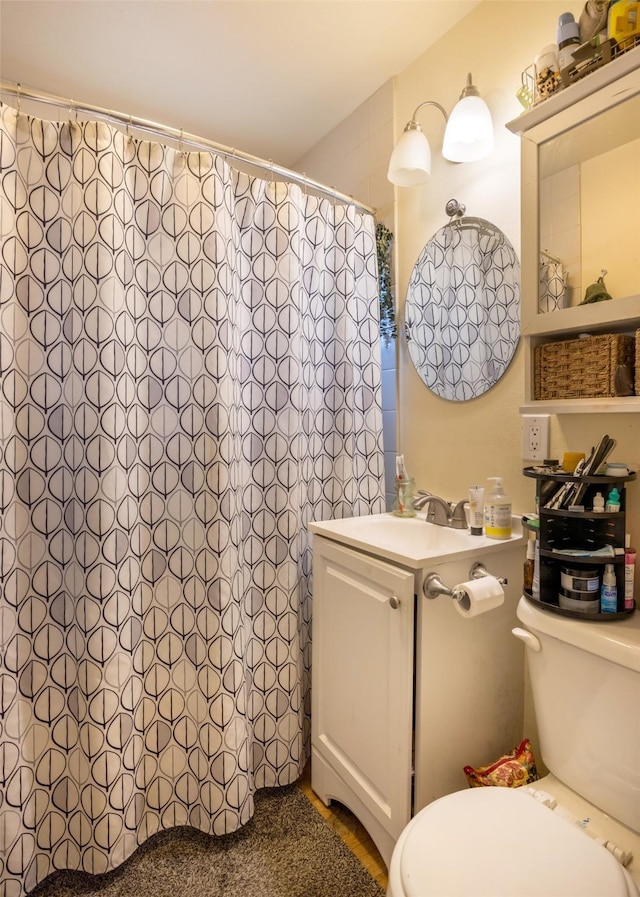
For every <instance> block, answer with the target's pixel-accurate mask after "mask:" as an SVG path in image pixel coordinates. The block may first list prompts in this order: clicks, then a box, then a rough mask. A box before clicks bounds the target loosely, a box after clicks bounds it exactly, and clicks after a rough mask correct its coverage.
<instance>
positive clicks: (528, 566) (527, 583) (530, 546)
mask: <svg viewBox="0 0 640 897" xmlns="http://www.w3.org/2000/svg"><path fill="white" fill-rule="evenodd" d="M535 558H536V540H535V539H529V541H528V542H527V558H526V560H525V562H524V582H523V586H524V590H525V592H529V593H532V592H533V571H534V567H535Z"/></svg>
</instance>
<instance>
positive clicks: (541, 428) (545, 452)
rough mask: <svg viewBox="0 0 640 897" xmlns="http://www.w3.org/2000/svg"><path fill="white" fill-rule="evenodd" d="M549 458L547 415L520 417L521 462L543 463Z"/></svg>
mask: <svg viewBox="0 0 640 897" xmlns="http://www.w3.org/2000/svg"><path fill="white" fill-rule="evenodd" d="M548 457H549V415H548V414H523V415H522V460H523V461H544V459H545V458H548Z"/></svg>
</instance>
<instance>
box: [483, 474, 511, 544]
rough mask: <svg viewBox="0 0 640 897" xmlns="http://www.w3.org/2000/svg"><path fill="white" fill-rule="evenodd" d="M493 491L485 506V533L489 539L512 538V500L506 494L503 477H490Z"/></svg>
mask: <svg viewBox="0 0 640 897" xmlns="http://www.w3.org/2000/svg"><path fill="white" fill-rule="evenodd" d="M488 479H489V480H490V481H491V482H493V484H494V485H493V489H492V490H491V492H490V493H489V497H488V498H487V499H486V501H485V505H484V532H485V535H486V536H488V538H489V539H510V538H511V499H510V498H509V497H508V496H507V495H506V494H505V491H504V487H503V485H502V477H489V478H488Z"/></svg>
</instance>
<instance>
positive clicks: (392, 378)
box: [294, 80, 397, 509]
mask: <svg viewBox="0 0 640 897" xmlns="http://www.w3.org/2000/svg"><path fill="white" fill-rule="evenodd" d="M392 150H393V81H392V80H389V81H387V82H386V84H384V85H383V86H382V87H381V88H380V89H379V90H377V91H376V93H374V94H373V95H372V96H371V97H369V99H368V100H367V101H366V102H364V103H363V104H362V105H361V106H359V107H358V108H357V109H356V110H355V112H353V113H352V114H351V115H350V116H349V117H348V118H345V119H344V121H342V122H341V123H340V124H339V125H338V126H337V127H336V128H334V129H333V131H330V132H329V133H328V134H326V135H325V136H324V137H323V138H322V140H320V141H319V142H318V143H317V144H316V145H315V146H314V147H313V149H311V150H310V151H309V152H308V153H307V154H306V155H305V156H303V157H302V158H301V159H298V161H297V163H296V164H295V165H294V168H295V169H296V171H301V172H304V173H305V174H306V175H307V176H308V177H310V178H312V179H313V180H316V181H320V183H323V184H326V185H328V186H330V187H335V189H336V190H337V191H339V192H340V193H346V194H347V195H349V196H353V197H354V199H357V200H358V201H359V202H362V203H365V204H366V205H368V206H371V207H372V208H374V209H375V210H376V221H381V222H382V223H383V224H384V225H386V227H388V228H389V230H390V231H392V232H393V230H394V193H393V186H392V185H391V184H390V183H389V181H388V180H387V167H388V164H389V157H390V156H391V152H392ZM392 278H393V281H394V283H393V292H394V295H395V271H393V270H392ZM382 413H383V425H384V434H383V435H384V458H385V491H386V494H387V507H388V508H389V509H390V508H391V503H392V501H393V497H394V496H393V480H394V476H395V457H396V452H397V436H396V433H397V397H396V344H395V342H393V343H392V344H391V345H390V346H384V345H383V347H382Z"/></svg>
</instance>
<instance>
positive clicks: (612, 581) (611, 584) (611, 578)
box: [600, 564, 618, 614]
mask: <svg viewBox="0 0 640 897" xmlns="http://www.w3.org/2000/svg"><path fill="white" fill-rule="evenodd" d="M617 610H618V588H617V585H616V574H615V570H614V569H613V564H607V565H606V567H605V568H604V574H603V577H602V590H601V592H600V613H603V614H615V612H616V611H617Z"/></svg>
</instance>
